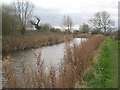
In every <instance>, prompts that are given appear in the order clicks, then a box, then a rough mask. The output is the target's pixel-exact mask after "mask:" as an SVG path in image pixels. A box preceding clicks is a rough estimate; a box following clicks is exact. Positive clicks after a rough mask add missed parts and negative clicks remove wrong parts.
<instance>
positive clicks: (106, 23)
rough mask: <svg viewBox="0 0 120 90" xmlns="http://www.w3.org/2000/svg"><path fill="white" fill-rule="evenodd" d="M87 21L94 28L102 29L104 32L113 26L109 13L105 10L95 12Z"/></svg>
mask: <svg viewBox="0 0 120 90" xmlns="http://www.w3.org/2000/svg"><path fill="white" fill-rule="evenodd" d="M89 23H90V24H91V25H92V27H93V28H94V29H99V30H103V31H104V32H105V33H106V32H107V31H108V30H111V28H112V26H114V21H112V20H111V15H110V14H109V13H108V12H106V11H102V12H97V13H95V15H94V17H93V18H92V19H90V20H89Z"/></svg>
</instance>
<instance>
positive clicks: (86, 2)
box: [5, 0, 119, 27]
mask: <svg viewBox="0 0 120 90" xmlns="http://www.w3.org/2000/svg"><path fill="white" fill-rule="evenodd" d="M8 1H14V0H6V1H5V2H8ZM31 1H32V2H33V3H34V10H33V15H34V16H38V17H40V18H41V23H49V24H51V25H52V26H55V27H57V26H60V22H61V19H62V17H63V16H64V15H69V16H70V17H71V18H72V20H73V24H74V26H75V27H79V25H80V24H82V23H87V22H88V20H89V19H90V18H92V17H93V15H94V13H96V12H99V11H107V12H109V13H110V14H111V18H112V19H113V20H114V21H115V26H116V27H117V25H118V1H119V0H31Z"/></svg>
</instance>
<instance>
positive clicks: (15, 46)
mask: <svg viewBox="0 0 120 90" xmlns="http://www.w3.org/2000/svg"><path fill="white" fill-rule="evenodd" d="M72 39H73V37H72V35H69V34H64V33H53V32H38V31H29V32H26V34H25V35H13V36H11V35H10V36H3V38H2V41H3V42H2V44H3V45H2V51H3V52H8V51H15V50H21V49H28V48H37V47H41V46H47V45H53V44H58V43H61V42H64V41H69V40H72Z"/></svg>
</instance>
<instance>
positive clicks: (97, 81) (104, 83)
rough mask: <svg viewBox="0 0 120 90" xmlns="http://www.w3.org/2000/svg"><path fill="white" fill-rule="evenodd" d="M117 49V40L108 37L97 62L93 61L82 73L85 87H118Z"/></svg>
mask: <svg viewBox="0 0 120 90" xmlns="http://www.w3.org/2000/svg"><path fill="white" fill-rule="evenodd" d="M119 44H120V43H119ZM118 49H119V50H120V48H118V41H117V40H115V39H113V38H110V37H107V38H106V39H105V41H104V44H103V46H102V48H101V51H100V54H99V57H98V61H94V62H93V66H92V67H90V68H89V69H88V70H87V71H86V72H85V73H84V77H83V79H82V80H83V82H84V83H83V85H84V86H85V87H91V88H117V87H118Z"/></svg>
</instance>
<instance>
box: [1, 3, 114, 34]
mask: <svg viewBox="0 0 120 90" xmlns="http://www.w3.org/2000/svg"><path fill="white" fill-rule="evenodd" d="M33 8H34V4H33V3H32V2H27V1H16V2H13V3H12V4H11V5H4V4H3V5H2V29H3V30H2V33H3V35H8V34H10V33H18V32H20V33H21V34H23V35H24V34H25V31H26V28H27V27H29V26H28V24H29V23H30V25H31V27H33V26H34V27H35V28H36V30H38V31H52V32H64V33H72V32H71V31H72V27H73V20H72V18H71V17H70V16H69V15H68V16H65V15H64V16H63V18H62V20H61V23H60V26H61V28H62V29H63V31H61V30H60V29H55V28H54V27H52V26H51V25H50V24H40V21H41V20H40V18H39V17H36V16H35V17H34V18H35V19H36V21H35V20H31V17H32V10H33ZM113 26H114V21H113V20H112V19H111V15H110V13H108V12H106V11H102V12H97V13H95V14H94V16H93V18H91V19H89V20H88V24H86V23H83V24H82V25H80V27H79V30H75V31H74V32H73V33H74V34H78V33H92V34H99V33H104V34H107V33H110V32H111V31H112V27H113Z"/></svg>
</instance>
